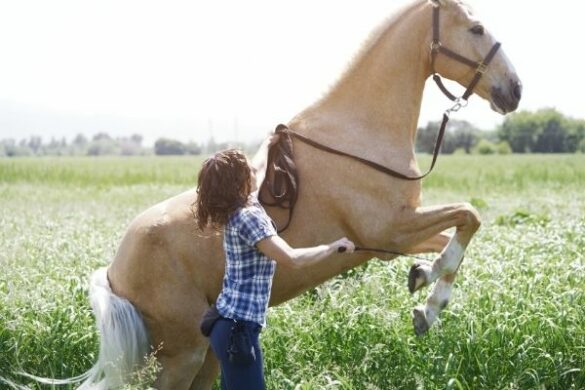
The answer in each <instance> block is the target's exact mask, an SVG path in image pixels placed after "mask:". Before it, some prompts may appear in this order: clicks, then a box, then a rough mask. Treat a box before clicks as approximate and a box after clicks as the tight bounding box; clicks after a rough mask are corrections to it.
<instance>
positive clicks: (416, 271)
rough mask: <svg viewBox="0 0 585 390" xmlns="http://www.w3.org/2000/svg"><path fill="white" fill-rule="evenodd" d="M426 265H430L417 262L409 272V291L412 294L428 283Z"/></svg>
mask: <svg viewBox="0 0 585 390" xmlns="http://www.w3.org/2000/svg"><path fill="white" fill-rule="evenodd" d="M424 267H428V265H427V264H424V263H422V262H419V263H415V264H413V265H412V267H410V271H409V272H408V291H410V293H411V294H414V293H415V292H416V291H418V290H420V289H421V288H423V287H424V286H426V285H428V280H427V275H426V273H425V270H424Z"/></svg>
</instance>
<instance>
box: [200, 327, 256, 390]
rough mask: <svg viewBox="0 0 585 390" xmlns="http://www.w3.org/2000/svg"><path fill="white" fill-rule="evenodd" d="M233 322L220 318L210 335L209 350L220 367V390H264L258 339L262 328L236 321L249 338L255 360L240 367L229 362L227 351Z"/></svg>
mask: <svg viewBox="0 0 585 390" xmlns="http://www.w3.org/2000/svg"><path fill="white" fill-rule="evenodd" d="M234 324H235V323H234V321H233V320H231V319H227V318H223V317H222V318H220V319H219V320H217V321H216V323H215V325H214V326H213V329H212V331H211V335H210V337H209V338H210V341H211V348H212V349H213V352H215V356H217V358H218V359H219V362H220V365H221V388H222V390H264V388H265V385H264V365H263V361H262V360H263V359H262V350H261V349H260V344H259V343H258V339H259V336H260V331H261V330H262V327H261V326H260V325H258V324H257V323H255V322H251V321H240V320H239V321H238V324H240V325H242V326H243V327H244V331H246V332H247V333H248V335H249V336H250V340H251V342H252V346H253V348H254V352H255V354H256V360H255V361H254V362H252V363H249V364H246V365H241V364H237V363H233V362H231V361H230V358H229V354H228V349H229V344H230V334H231V332H232V327H233V326H234Z"/></svg>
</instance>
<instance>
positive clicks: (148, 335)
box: [86, 0, 521, 390]
mask: <svg viewBox="0 0 585 390" xmlns="http://www.w3.org/2000/svg"><path fill="white" fill-rule="evenodd" d="M435 9H437V10H440V17H437V19H438V20H437V22H440V24H439V25H438V26H437V27H436V28H435V29H436V30H438V32H439V33H440V44H439V43H437V42H436V41H437V39H435V43H433V44H431V43H432V42H433V39H434V38H437V37H435V33H433V30H434V29H433V14H434V11H433V10H435ZM437 14H438V12H437ZM439 45H441V46H442V47H448V48H449V49H450V51H452V52H455V53H457V54H458V55H459V56H460V57H465V58H467V59H469V58H471V59H474V60H477V61H481V59H484V58H485V57H486V56H487V55H488V53H489V52H490V51H491V50H492V49H493V48H494V45H495V40H494V38H493V37H492V36H491V35H490V34H489V33H488V31H487V30H486V29H485V28H484V27H483V26H482V25H481V24H480V23H479V21H478V20H476V19H475V18H474V17H473V15H472V14H471V13H470V11H469V10H468V9H467V8H466V7H465V5H463V4H462V3H460V2H459V1H456V0H416V1H414V2H413V3H412V4H410V5H409V6H407V7H405V8H404V9H403V10H401V11H400V12H399V13H398V14H397V15H396V16H395V17H394V18H392V19H389V20H387V21H386V22H385V23H383V25H382V26H381V27H380V28H379V29H378V30H376V31H375V32H374V33H373V35H372V36H371V38H370V39H369V41H368V42H367V43H366V45H365V46H364V47H363V49H362V51H361V53H360V54H359V55H358V56H357V57H356V59H355V60H354V61H353V63H352V64H351V65H350V66H349V68H348V70H347V71H346V72H345V74H343V75H342V77H341V78H340V79H339V81H338V82H337V83H336V85H334V86H333V87H332V88H331V90H330V91H329V92H328V93H327V94H326V95H325V96H324V97H323V98H322V99H320V100H319V101H317V102H316V103H315V104H313V105H312V106H310V107H308V108H307V109H305V110H304V111H302V112H301V113H300V114H298V115H297V116H296V117H294V119H292V120H291V121H290V122H289V123H288V127H289V128H290V129H293V130H294V131H295V132H297V133H299V134H302V135H303V136H305V137H307V138H310V139H312V140H314V141H316V142H319V143H321V144H324V145H328V146H330V147H334V148H336V149H338V150H341V151H343V152H346V153H349V154H352V155H356V156H360V157H362V158H364V159H367V160H371V161H373V162H375V163H377V164H380V165H383V166H385V167H390V168H392V169H393V170H395V171H398V172H401V173H402V174H404V175H407V176H418V175H420V171H419V168H418V166H417V162H416V156H415V151H414V145H415V138H416V129H417V121H418V117H419V112H420V107H421V100H422V95H423V88H424V84H425V81H426V80H427V78H428V77H429V76H430V75H431V74H432V73H433V72H437V73H439V74H441V75H442V76H444V77H446V78H449V79H451V80H454V81H456V82H458V83H459V84H461V85H463V86H465V87H467V86H468V85H469V84H470V83H472V81H473V79H474V77H475V75H476V69H474V68H472V67H470V66H468V64H466V63H465V62H464V61H463V62H461V61H458V60H456V59H454V58H452V56H449V55H442V54H441V53H443V52H442V51H439V50H438V48H439ZM434 52H436V53H434ZM432 53H434V54H432ZM486 62H487V61H486ZM480 68H482V67H481V66H480ZM478 70H480V71H481V73H482V75H483V77H482V78H481V79H480V80H478V82H477V85H476V86H475V88H474V92H475V93H476V94H478V95H479V96H480V97H482V98H483V99H486V100H488V101H490V102H491V106H492V108H493V109H494V110H495V111H497V112H499V113H502V114H505V113H508V112H511V111H513V110H515V109H516V108H517V106H518V103H519V100H520V95H521V84H520V82H519V79H518V77H517V75H516V73H515V71H514V68H513V67H512V65H511V63H510V61H509V60H508V59H507V57H506V56H505V54H504V53H503V51H502V50H499V51H498V52H497V53H494V56H493V59H492V61H491V63H490V64H489V66H487V68H486V67H485V66H483V68H482V69H478ZM293 144H294V152H295V162H296V165H297V169H298V175H299V178H300V186H299V192H298V200H297V203H296V208H295V211H294V215H293V216H292V219H291V221H290V226H289V227H288V229H287V230H286V231H285V232H284V233H283V237H284V238H285V239H286V241H288V242H289V243H290V244H291V245H292V246H296V247H304V246H312V245H315V244H318V243H322V242H328V241H331V240H333V239H335V238H337V237H341V236H347V237H348V238H350V239H351V240H353V241H354V242H355V243H357V244H358V245H359V246H363V247H369V248H386V249H392V250H393V251H398V252H402V253H410V254H414V253H423V252H437V253H439V255H438V257H437V258H436V260H434V261H433V262H432V263H431V262H419V263H417V264H416V265H415V266H413V268H412V269H411V272H410V275H409V287H410V289H411V290H412V291H415V290H418V289H420V288H422V287H425V286H429V285H433V287H432V289H431V291H430V293H429V295H428V298H427V300H426V303H425V305H424V306H420V307H417V308H415V309H414V310H413V323H414V327H415V331H416V333H417V334H422V333H424V332H426V331H427V330H428V329H429V327H430V326H431V325H432V324H433V322H434V321H435V320H436V318H437V316H438V315H439V313H440V312H441V310H442V308H443V307H444V306H445V305H446V304H447V302H448V301H449V297H450V294H451V288H452V284H453V281H454V279H455V276H456V273H457V270H458V268H459V264H460V262H461V260H462V259H463V255H464V252H465V249H466V247H467V245H468V244H469V242H470V240H471V238H472V236H473V235H474V233H475V232H476V230H477V229H478V228H479V226H480V219H479V215H478V213H477V211H476V210H475V209H474V208H473V207H472V206H471V205H469V204H467V203H457V204H448V205H439V206H430V207H429V206H426V207H425V206H421V182H420V180H414V181H406V180H401V179H397V178H394V177H391V176H387V175H385V174H383V173H381V172H378V171H376V170H373V169H371V168H370V167H368V166H366V165H364V164H362V163H360V162H358V161H354V160H351V159H347V158H345V157H342V156H336V155H332V154H328V153H324V152H322V151H320V150H317V149H315V148H313V147H312V146H310V145H306V144H304V143H301V142H299V141H298V140H297V139H294V140H293ZM195 196H196V194H195V191H194V190H191V191H188V192H185V193H183V194H180V195H177V196H175V197H173V198H171V199H168V200H166V201H164V202H162V203H160V204H158V205H156V206H153V207H152V208H150V209H148V210H146V211H145V212H144V213H142V214H141V215H139V216H138V217H137V218H136V219H135V220H134V221H133V222H132V223H131V224H130V226H129V228H128V231H127V232H126V235H125V236H124V238H123V240H122V242H121V244H120V247H119V249H118V251H117V253H116V255H115V258H114V259H113V262H112V263H111V265H110V266H109V268H107V269H105V268H104V269H101V270H98V271H96V273H95V274H94V276H93V278H92V283H91V292H90V298H91V301H92V305H93V307H94V310H95V312H96V317H97V322H98V326H99V328H100V333H101V349H100V358H99V361H98V363H97V364H96V366H95V367H94V368H93V369H92V371H90V372H89V373H88V374H87V375H86V376H89V379H88V383H89V382H91V381H99V380H101V382H100V384H101V386H103V387H108V386H115V385H116V384H118V383H121V382H123V381H125V380H126V379H127V375H128V373H127V372H126V371H127V370H131V369H132V368H133V365H134V364H135V363H139V362H140V361H141V360H142V356H143V354H144V352H147V351H148V347H149V345H153V346H159V345H161V346H162V349H161V350H160V351H159V352H158V354H157V357H158V360H159V362H160V363H161V364H162V367H163V369H162V371H161V373H160V376H159V378H158V380H157V383H156V386H157V387H159V388H161V389H174V390H176V389H179V390H180V389H207V388H210V387H211V384H212V383H213V381H214V379H215V378H216V376H217V374H218V370H219V368H218V363H217V360H216V358H215V357H214V355H213V353H212V352H211V349H210V347H209V342H208V340H207V339H206V338H205V337H203V335H202V334H201V333H200V332H199V329H198V324H199V320H200V318H201V316H202V314H203V313H204V311H205V310H206V309H207V308H208V307H209V306H210V305H211V304H212V303H213V302H215V299H216V297H217V296H218V294H219V292H220V288H221V281H222V277H223V272H224V254H223V249H222V237H221V235H212V234H209V235H206V234H203V235H198V234H197V231H196V228H195V221H194V219H193V213H192V210H191V205H192V203H193V202H194V199H195ZM267 210H268V212H269V214H270V215H271V216H272V217H273V218H274V220H275V221H276V222H277V224H279V226H282V224H284V223H285V222H286V220H287V218H288V212H287V211H283V210H281V209H277V208H271V207H268V208H267ZM452 227H455V228H456V231H455V234H454V235H452V236H449V235H447V234H445V231H446V230H447V229H449V228H452ZM374 255H375V253H372V252H356V253H354V254H351V255H344V256H340V257H339V258H338V259H335V260H332V261H330V262H328V263H327V264H326V265H319V266H314V267H312V268H311V269H308V270H297V269H281V268H280V267H279V268H278V269H277V271H276V275H275V278H274V283H273V289H272V296H271V300H270V303H271V305H277V304H279V303H282V302H284V301H286V300H289V299H291V298H294V297H295V296H297V295H299V294H301V293H302V292H304V291H306V290H308V289H310V288H313V287H315V286H317V285H319V284H321V283H323V282H324V281H326V280H328V279H330V278H332V277H334V276H336V275H338V274H340V273H342V272H343V271H345V270H348V269H351V268H353V267H356V266H358V265H360V264H362V263H364V262H366V261H368V260H369V259H370V258H372V257H373V256H374ZM382 257H383V259H384V260H391V259H392V258H394V257H396V255H385V256H382ZM138 313H140V315H139V314H138ZM149 343H150V344H149ZM112 351H114V352H116V353H118V352H123V353H124V354H125V355H124V356H125V357H124V358H119V357H118V356H116V355H115V353H113V352H112ZM112 354H114V357H113V358H112V357H109V356H110V355H112ZM108 359H115V360H116V361H117V362H118V363H116V367H117V368H112V365H111V364H110V365H108V364H106V363H105V362H106V361H107V360H108ZM104 373H105V374H104ZM104 375H105V376H104Z"/></svg>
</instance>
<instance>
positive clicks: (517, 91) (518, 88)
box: [513, 81, 522, 100]
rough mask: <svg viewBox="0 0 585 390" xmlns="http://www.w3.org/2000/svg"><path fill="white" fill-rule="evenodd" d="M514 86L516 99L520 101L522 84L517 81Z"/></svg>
mask: <svg viewBox="0 0 585 390" xmlns="http://www.w3.org/2000/svg"><path fill="white" fill-rule="evenodd" d="M513 85H514V89H513V92H514V97H515V98H516V99H518V100H520V98H521V97H522V83H520V81H516V82H515V83H513Z"/></svg>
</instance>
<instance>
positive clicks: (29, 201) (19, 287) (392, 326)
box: [0, 155, 585, 389]
mask: <svg viewBox="0 0 585 390" xmlns="http://www.w3.org/2000/svg"><path fill="white" fill-rule="evenodd" d="M200 162H201V160H200V159H197V158H154V157H149V158H96V159H92V158H55V159H44V158H38V159H0V248H1V251H0V376H4V377H6V378H9V379H12V380H15V381H17V382H19V383H24V384H26V382H27V381H26V379H24V378H22V377H17V376H15V375H13V372H14V371H18V370H24V371H27V372H29V373H33V374H36V375H40V376H50V377H69V376H74V375H78V374H80V373H82V372H83V371H85V370H86V369H88V368H89V367H90V366H91V365H92V364H93V361H94V359H95V357H96V353H97V335H96V330H95V329H94V320H93V317H92V314H91V310H90V308H89V303H88V300H87V286H88V275H89V274H90V273H91V271H92V270H94V269H95V268H97V267H100V266H103V265H106V264H107V263H108V261H109V259H110V258H111V257H112V256H113V254H114V252H115V250H116V248H117V245H118V242H119V240H120V238H121V236H122V234H123V233H124V231H125V227H126V226H127V224H128V223H129V221H130V220H131V219H132V218H133V217H134V216H136V215H137V214H138V213H139V212H140V211H142V210H144V209H145V208H147V207H148V206H150V205H152V204H154V203H156V202H158V201H160V200H163V199H165V198H167V197H169V196H172V195H174V194H176V193H179V192H181V191H183V190H185V189H187V188H190V187H192V186H193V185H194V182H195V174H196V171H197V169H198V166H199V164H200ZM427 162H428V158H423V159H422V161H421V165H422V166H425V164H426V163H427ZM424 188H425V192H424V194H425V197H424V203H425V204H436V203H447V202H455V201H469V202H471V203H472V204H474V205H475V206H476V207H477V208H478V209H479V210H480V213H481V214H482V217H483V225H482V228H481V229H480V231H479V232H478V234H477V236H476V238H475V240H474V241H473V243H472V245H471V247H470V248H469V251H468V254H467V255H466V258H465V262H464V265H463V266H462V268H461V272H460V277H459V278H458V280H457V282H456V288H455V290H454V294H453V298H452V301H451V304H450V305H449V306H448V307H447V309H446V310H445V311H444V313H443V315H442V322H441V323H440V324H438V325H436V326H435V327H434V328H433V329H432V330H431V331H430V333H429V334H428V335H426V336H424V337H421V338H417V337H416V336H414V333H413V330H412V324H411V320H410V311H411V310H412V308H413V307H414V306H415V305H417V304H418V303H419V302H422V301H423V300H424V298H425V295H426V292H425V293H422V294H420V293H419V294H416V295H414V296H410V295H409V293H408V291H407V288H406V280H407V275H408V269H409V267H410V264H411V263H412V260H411V259H407V258H400V259H397V260H396V261H394V262H391V263H385V262H380V261H375V260H374V261H371V262H369V263H367V264H366V265H365V266H363V267H360V268H358V269H356V270H352V271H350V272H348V273H347V274H345V275H342V276H340V277H338V278H336V279H334V280H331V281H330V282H328V283H326V284H324V285H323V286H321V287H319V288H317V289H316V290H314V291H312V292H310V293H307V294H305V295H303V296H301V297H299V298H297V299H295V300H293V301H291V302H289V303H287V304H285V305H282V306H279V307H277V308H273V309H271V311H270V313H269V325H268V328H267V329H266V330H265V331H264V332H263V336H262V343H263V347H264V352H265V359H266V360H265V362H266V377H267V384H268V388H269V389H325V388H327V389H394V388H398V389H445V388H454V389H584V388H585V372H584V369H585V156H582V155H581V156H579V155H577V156H489V157H478V156H473V157H471V156H448V157H445V156H442V157H441V159H440V160H439V164H438V169H437V171H436V172H435V173H433V174H432V175H431V176H430V178H429V179H427V180H425V182H424ZM29 385H32V384H30V383H29ZM0 388H8V387H7V386H6V385H2V384H0Z"/></svg>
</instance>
